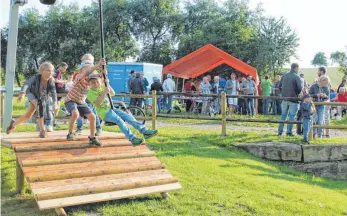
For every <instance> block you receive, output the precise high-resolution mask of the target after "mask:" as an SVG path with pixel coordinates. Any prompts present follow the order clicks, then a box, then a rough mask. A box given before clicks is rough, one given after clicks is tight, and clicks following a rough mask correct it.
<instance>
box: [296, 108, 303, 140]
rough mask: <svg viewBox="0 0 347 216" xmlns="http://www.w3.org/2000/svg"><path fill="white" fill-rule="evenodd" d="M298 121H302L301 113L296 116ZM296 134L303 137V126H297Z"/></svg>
mask: <svg viewBox="0 0 347 216" xmlns="http://www.w3.org/2000/svg"><path fill="white" fill-rule="evenodd" d="M296 120H297V121H302V116H301V112H300V111H299V112H298V113H297V114H296ZM296 133H297V134H298V135H302V133H303V128H302V124H299V123H298V124H296Z"/></svg>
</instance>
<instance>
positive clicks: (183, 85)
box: [182, 78, 186, 92]
mask: <svg viewBox="0 0 347 216" xmlns="http://www.w3.org/2000/svg"><path fill="white" fill-rule="evenodd" d="M182 79H183V85H182V92H184V81H185V80H186V79H184V78H182Z"/></svg>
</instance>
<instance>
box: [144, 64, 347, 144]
mask: <svg viewBox="0 0 347 216" xmlns="http://www.w3.org/2000/svg"><path fill="white" fill-rule="evenodd" d="M298 73H299V65H298V64H296V63H293V64H292V65H291V70H290V71H289V72H288V73H284V74H283V75H282V76H281V75H277V76H276V77H275V80H274V82H272V81H271V80H270V78H269V76H264V79H263V80H260V82H259V84H258V85H257V84H256V82H255V80H254V79H253V77H252V76H250V75H246V76H239V77H237V76H236V74H235V73H231V74H230V78H229V79H225V78H224V76H223V75H218V76H215V77H213V79H212V77H211V75H207V76H204V77H203V78H202V79H201V80H199V79H192V80H188V81H187V82H186V83H185V85H184V92H187V93H201V94H220V93H222V92H225V93H226V94H227V95H229V96H230V95H239V96H241V97H237V98H236V97H228V98H227V105H228V111H227V113H228V115H233V114H241V115H248V116H252V117H253V116H255V114H256V113H258V114H263V115H269V114H273V115H280V119H281V120H283V121H285V120H290V121H295V120H297V121H301V122H302V123H300V124H298V125H297V131H296V133H297V134H298V135H304V141H305V142H306V143H307V142H308V139H307V136H308V131H309V129H307V127H311V125H309V126H307V125H308V122H311V121H313V122H314V124H317V125H324V124H325V125H329V124H330V119H332V118H333V119H341V118H342V115H343V113H344V112H346V111H345V110H346V109H347V106H328V105H314V102H315V101H316V102H329V101H332V102H347V88H346V80H345V79H343V80H342V82H341V84H340V85H339V86H338V88H337V91H335V89H334V88H333V87H332V86H331V83H330V78H329V76H328V75H327V70H326V68H325V67H320V68H318V70H317V78H316V79H315V81H314V82H313V83H312V85H310V84H309V83H308V82H307V80H305V76H304V74H300V75H298ZM167 77H168V78H167V79H166V80H165V81H164V83H165V82H168V83H170V86H171V87H172V88H170V89H165V88H164V89H163V88H161V85H160V81H157V83H154V84H152V85H155V86H156V88H151V89H154V90H157V91H164V92H172V91H174V90H175V89H174V87H175V82H174V81H173V80H172V76H171V75H170V74H169V75H168V76H167ZM242 95H251V96H252V95H261V96H264V97H265V98H264V99H254V98H249V97H244V98H243V97H242ZM269 96H277V97H278V99H275V100H274V99H271V97H269ZM169 97H170V96H168V97H166V98H169ZM266 97H269V98H266ZM281 97H290V98H294V99H292V100H281ZM171 103H172V99H169V100H167V102H166V106H167V109H168V110H169V111H168V112H170V109H171V106H172V105H171ZM312 104H313V105H312ZM199 105H200V109H199V112H200V114H208V113H209V114H211V110H208V107H212V108H213V109H212V110H213V114H219V113H220V112H221V100H220V97H201V98H198V99H197V98H189V99H186V100H185V108H186V112H191V111H192V107H193V108H195V107H196V106H199ZM308 110H309V111H308ZM283 133H284V124H283V123H281V124H280V125H279V128H278V135H282V134H283ZM286 135H287V136H293V125H292V124H288V125H287V130H286ZM314 137H317V138H322V137H326V138H329V137H330V130H329V129H326V130H323V129H322V128H319V129H316V128H315V129H314Z"/></svg>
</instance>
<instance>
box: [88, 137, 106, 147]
mask: <svg viewBox="0 0 347 216" xmlns="http://www.w3.org/2000/svg"><path fill="white" fill-rule="evenodd" d="M88 138H89V145H96V146H103V144H102V143H101V142H100V141H99V140H98V138H96V137H93V138H90V137H88Z"/></svg>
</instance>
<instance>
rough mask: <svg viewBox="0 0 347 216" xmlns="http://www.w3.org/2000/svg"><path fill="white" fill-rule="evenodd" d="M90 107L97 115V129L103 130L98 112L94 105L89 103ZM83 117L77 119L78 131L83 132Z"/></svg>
mask: <svg viewBox="0 0 347 216" xmlns="http://www.w3.org/2000/svg"><path fill="white" fill-rule="evenodd" d="M88 106H89V108H90V110H91V111H92V112H93V113H94V115H95V124H96V129H97V130H101V124H100V118H99V116H98V113H97V111H96V108H95V106H94V105H93V104H91V103H88ZM83 119H84V118H83V117H82V116H80V117H79V118H78V119H77V130H83V124H84V121H83Z"/></svg>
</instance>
